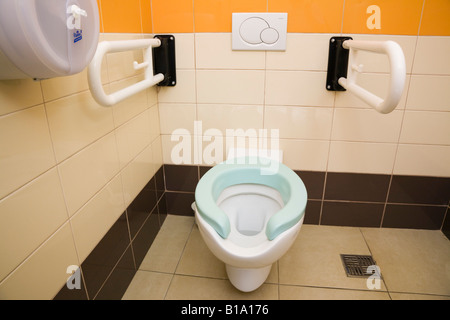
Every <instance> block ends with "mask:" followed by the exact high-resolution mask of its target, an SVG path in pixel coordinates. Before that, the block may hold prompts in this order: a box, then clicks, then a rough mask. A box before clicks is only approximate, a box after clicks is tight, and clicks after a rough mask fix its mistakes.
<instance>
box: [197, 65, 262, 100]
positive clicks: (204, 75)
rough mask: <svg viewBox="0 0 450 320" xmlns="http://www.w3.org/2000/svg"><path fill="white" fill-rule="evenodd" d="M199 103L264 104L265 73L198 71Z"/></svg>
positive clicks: (249, 71) (250, 71)
mask: <svg viewBox="0 0 450 320" xmlns="http://www.w3.org/2000/svg"><path fill="white" fill-rule="evenodd" d="M197 99H198V103H232V104H258V105H261V104H263V102H264V71H259V70H245V71H243V70H197Z"/></svg>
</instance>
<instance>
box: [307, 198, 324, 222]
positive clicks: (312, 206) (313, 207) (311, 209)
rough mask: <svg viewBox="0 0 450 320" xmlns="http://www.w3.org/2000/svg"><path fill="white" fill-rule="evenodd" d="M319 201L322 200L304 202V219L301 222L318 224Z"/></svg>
mask: <svg viewBox="0 0 450 320" xmlns="http://www.w3.org/2000/svg"><path fill="white" fill-rule="evenodd" d="M321 203H322V201H320V200H308V203H307V204H306V210H305V219H304V220H303V223H305V224H319V221H320V209H321Z"/></svg>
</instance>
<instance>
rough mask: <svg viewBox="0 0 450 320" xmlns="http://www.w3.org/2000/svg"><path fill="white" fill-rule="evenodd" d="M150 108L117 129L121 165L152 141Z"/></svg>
mask: <svg viewBox="0 0 450 320" xmlns="http://www.w3.org/2000/svg"><path fill="white" fill-rule="evenodd" d="M148 114H149V110H147V111H144V112H143V113H141V114H139V115H137V116H136V117H134V118H133V119H131V120H130V121H128V122H127V123H125V124H124V125H122V126H121V127H119V128H118V129H117V130H116V139H117V149H118V153H119V160H120V167H121V168H123V167H124V166H125V165H126V164H127V163H129V162H130V161H131V160H132V159H134V158H135V157H136V156H137V155H138V154H139V153H141V151H142V150H144V148H145V147H146V146H148V145H149V144H150V142H151V136H150V126H149V121H148V117H149V115H148Z"/></svg>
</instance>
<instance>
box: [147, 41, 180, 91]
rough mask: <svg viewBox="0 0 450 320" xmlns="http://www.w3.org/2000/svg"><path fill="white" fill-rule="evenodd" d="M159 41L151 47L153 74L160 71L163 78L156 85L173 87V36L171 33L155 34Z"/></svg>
mask: <svg viewBox="0 0 450 320" xmlns="http://www.w3.org/2000/svg"><path fill="white" fill-rule="evenodd" d="M154 38H157V39H159V40H160V41H161V45H160V46H159V47H156V48H153V52H152V54H153V74H158V73H162V74H163V75H164V80H163V81H161V82H160V83H158V86H164V87H173V86H175V85H176V84H177V72H176V65H175V37H174V36H173V35H155V36H154Z"/></svg>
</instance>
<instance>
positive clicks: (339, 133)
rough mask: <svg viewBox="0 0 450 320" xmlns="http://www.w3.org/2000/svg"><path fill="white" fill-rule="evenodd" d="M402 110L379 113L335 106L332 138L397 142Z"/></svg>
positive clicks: (371, 110)
mask: <svg viewBox="0 0 450 320" xmlns="http://www.w3.org/2000/svg"><path fill="white" fill-rule="evenodd" d="M402 116H403V111H399V110H394V111H392V112H391V113H389V114H381V113H378V112H377V111H375V110H373V109H346V108H336V109H335V111H334V119H333V130H332V133H331V139H332V140H346V141H367V142H391V143H397V141H398V137H399V134H400V128H401V124H402Z"/></svg>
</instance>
